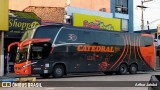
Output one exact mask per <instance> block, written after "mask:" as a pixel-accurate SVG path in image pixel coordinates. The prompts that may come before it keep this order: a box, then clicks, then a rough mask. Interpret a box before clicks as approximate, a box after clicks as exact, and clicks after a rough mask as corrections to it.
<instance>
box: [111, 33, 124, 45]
mask: <svg viewBox="0 0 160 90" xmlns="http://www.w3.org/2000/svg"><path fill="white" fill-rule="evenodd" d="M110 40H111V41H110V42H111V44H112V45H124V41H123V37H122V33H110Z"/></svg>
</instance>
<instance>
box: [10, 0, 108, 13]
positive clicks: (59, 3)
mask: <svg viewBox="0 0 160 90" xmlns="http://www.w3.org/2000/svg"><path fill="white" fill-rule="evenodd" d="M68 1H70V6H74V7H75V6H76V7H79V8H86V9H91V10H97V11H99V9H100V8H106V11H107V12H110V0H10V1H9V8H10V9H12V10H21V11H22V10H23V9H25V8H27V7H28V6H43V7H65V6H66V4H67V2H68Z"/></svg>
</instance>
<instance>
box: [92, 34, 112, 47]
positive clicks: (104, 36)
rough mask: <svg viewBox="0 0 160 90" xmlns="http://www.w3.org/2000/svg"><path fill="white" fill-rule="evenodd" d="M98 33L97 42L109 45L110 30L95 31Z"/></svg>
mask: <svg viewBox="0 0 160 90" xmlns="http://www.w3.org/2000/svg"><path fill="white" fill-rule="evenodd" d="M95 34H96V42H98V44H101V45H109V44H110V35H109V33H108V32H100V31H97V32H95Z"/></svg>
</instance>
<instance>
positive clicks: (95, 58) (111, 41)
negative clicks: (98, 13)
mask: <svg viewBox="0 0 160 90" xmlns="http://www.w3.org/2000/svg"><path fill="white" fill-rule="evenodd" d="M28 33H29V34H30V35H28ZM117 36H118V38H116V37H117ZM131 38H132V39H131ZM153 41H154V39H153V36H152V35H151V34H138V33H134V34H133V33H126V32H121V33H119V32H113V31H107V30H101V29H92V28H82V27H73V26H68V25H62V24H60V25H59V24H56V25H47V26H39V27H37V28H36V29H33V30H29V31H26V32H25V34H24V35H23V37H22V39H21V41H20V42H14V43H12V44H10V45H9V46H8V52H9V51H10V48H11V47H12V46H13V45H17V46H18V50H17V56H16V60H15V65H14V71H15V73H16V74H21V75H32V74H39V75H40V76H41V77H43V78H48V77H50V75H52V76H53V77H55V78H60V77H63V76H64V75H67V74H68V73H82V72H83V73H88V72H103V73H104V74H106V75H107V74H112V73H113V72H115V73H118V74H127V73H128V72H129V73H130V74H135V73H136V72H137V71H147V70H148V71H149V70H154V69H155V66H156V65H155V56H156V54H155V45H154V43H153ZM146 56H147V57H146ZM148 57H150V58H148Z"/></svg>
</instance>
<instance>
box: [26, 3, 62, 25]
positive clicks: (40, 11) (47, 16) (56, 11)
mask: <svg viewBox="0 0 160 90" xmlns="http://www.w3.org/2000/svg"><path fill="white" fill-rule="evenodd" d="M24 11H25V12H34V13H35V14H36V15H37V16H38V17H39V18H41V19H42V20H43V21H46V22H59V23H63V22H64V14H65V10H64V8H61V7H34V6H30V7H27V8H26V9H24Z"/></svg>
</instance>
